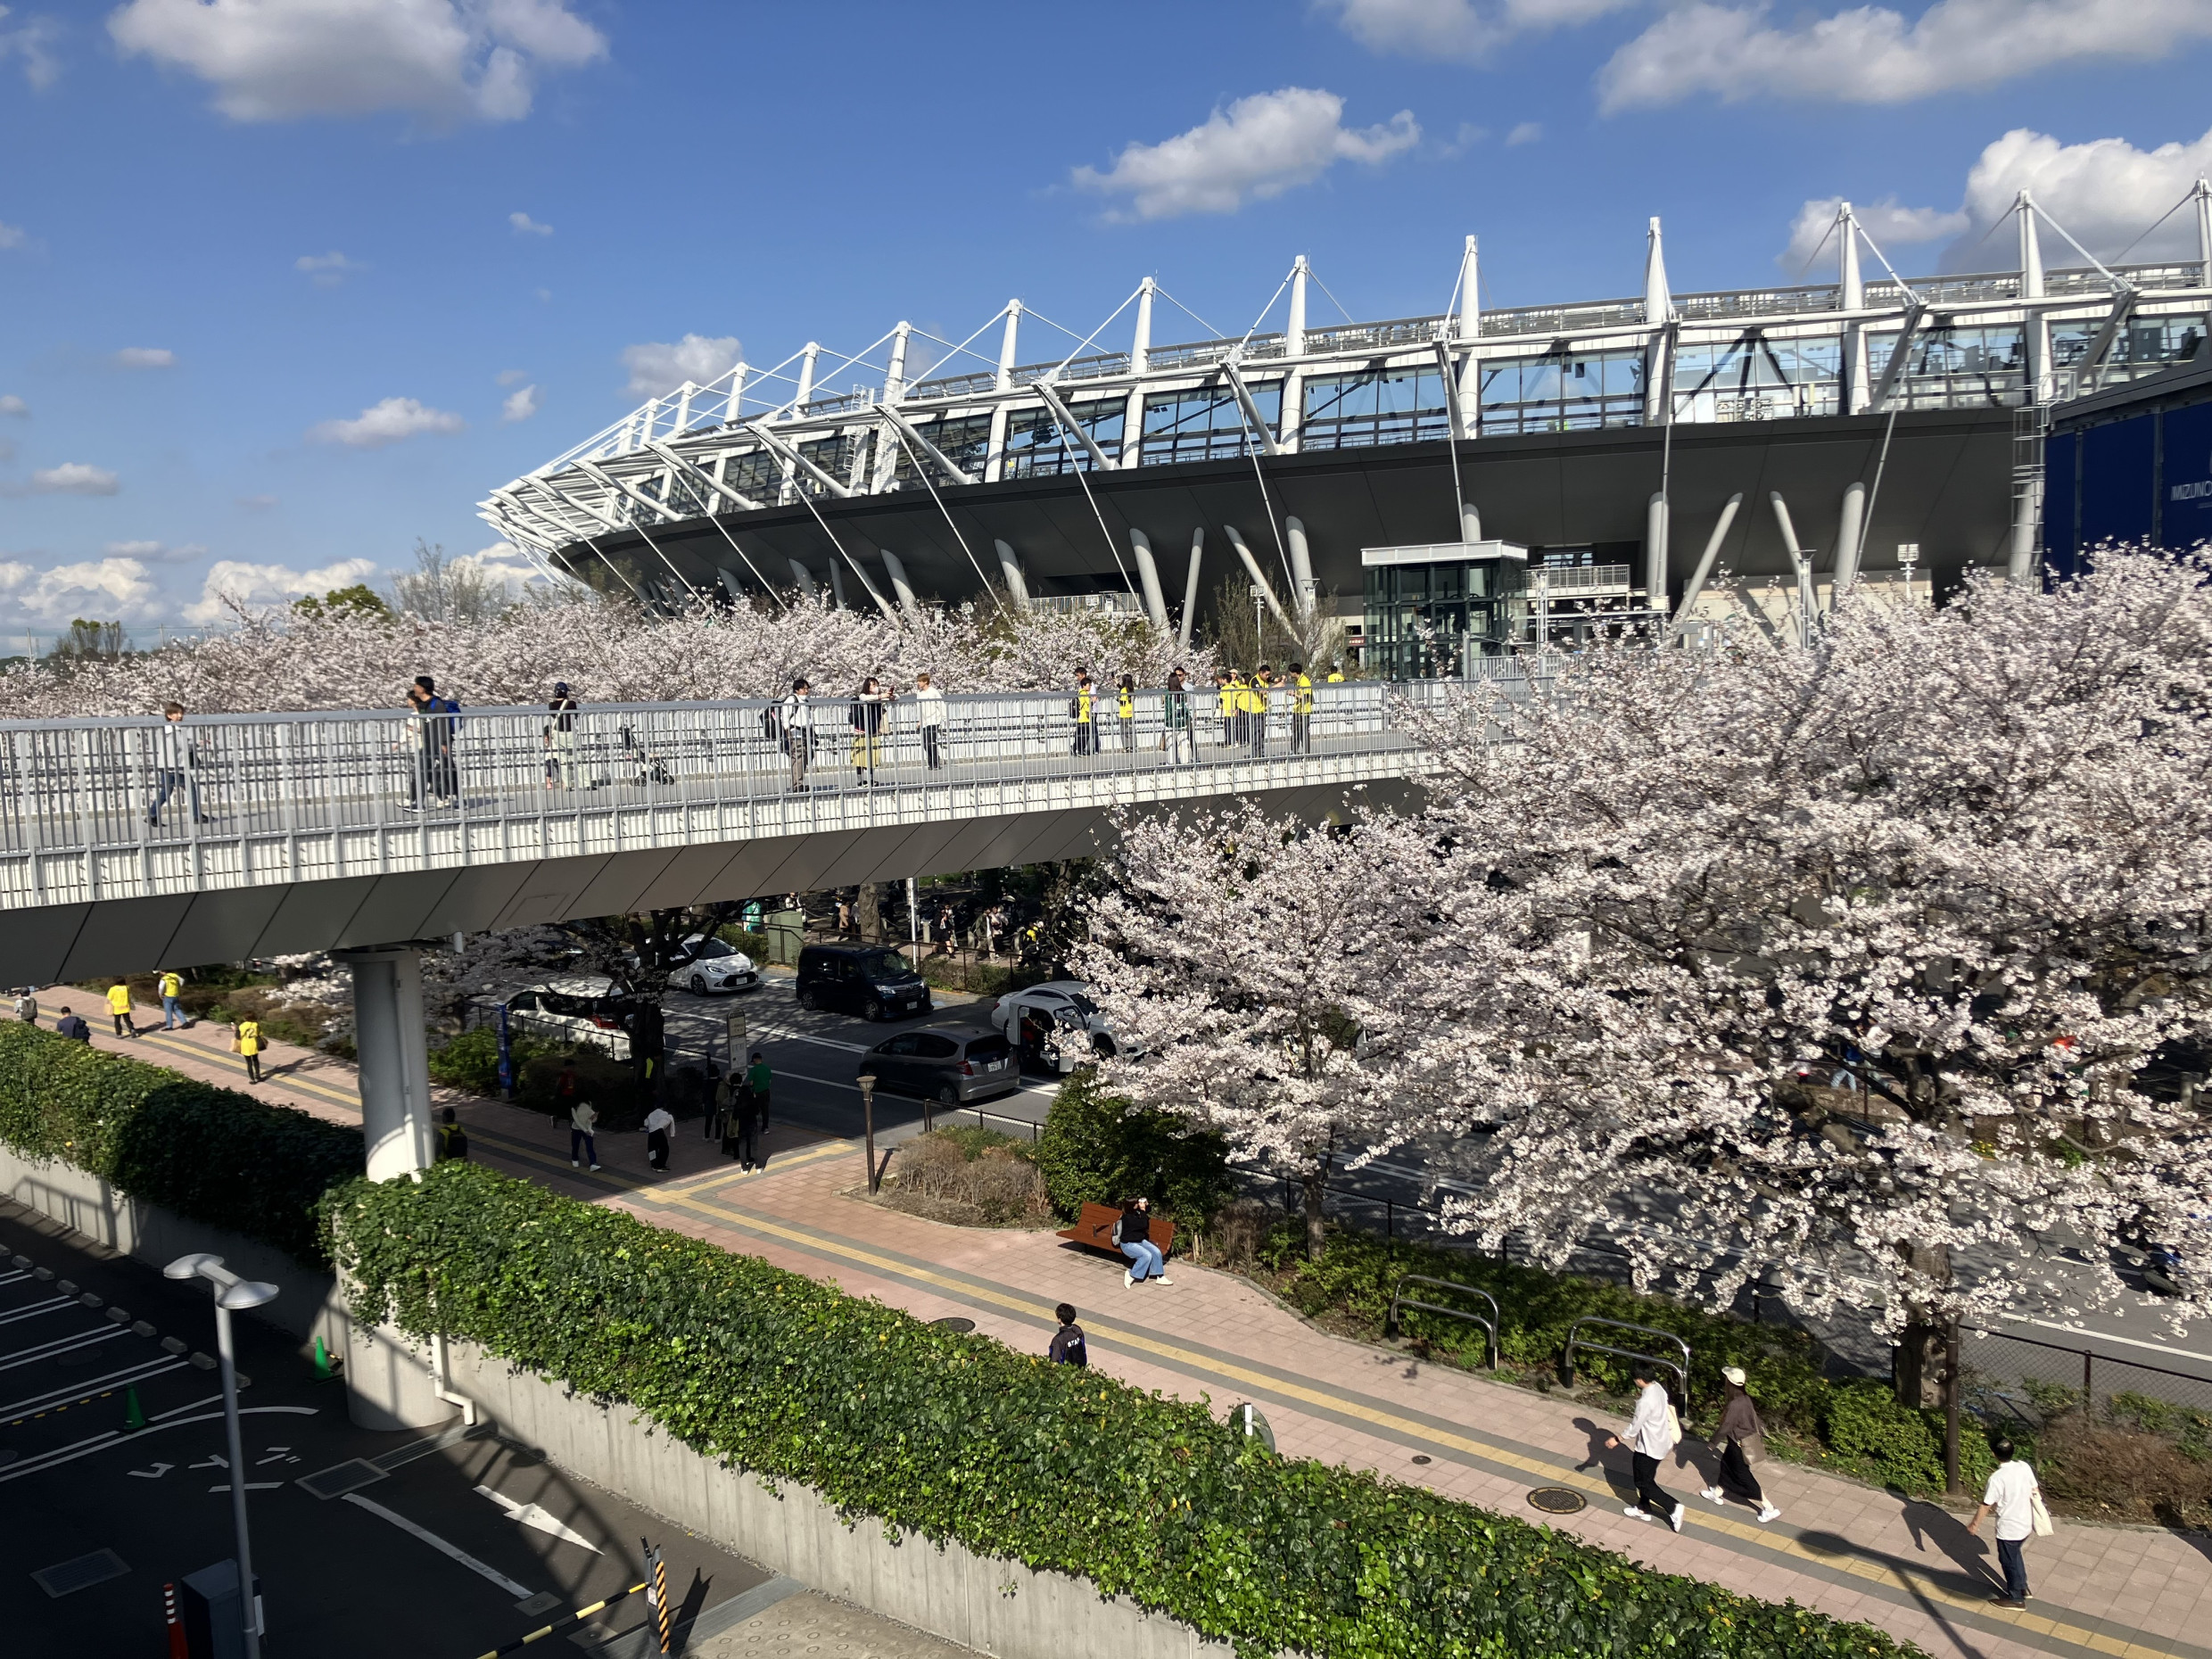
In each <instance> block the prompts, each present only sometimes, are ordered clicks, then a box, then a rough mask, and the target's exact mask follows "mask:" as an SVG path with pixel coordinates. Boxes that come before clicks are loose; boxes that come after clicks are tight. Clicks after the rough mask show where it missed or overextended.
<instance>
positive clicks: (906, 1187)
mask: <svg viewBox="0 0 2212 1659" xmlns="http://www.w3.org/2000/svg"><path fill="white" fill-rule="evenodd" d="M884 1197H885V1201H887V1202H888V1203H890V1204H892V1205H894V1206H896V1208H898V1209H904V1210H907V1211H909V1212H911V1213H912V1214H914V1215H918V1216H927V1217H929V1218H930V1219H931V1220H933V1221H947V1222H951V1223H952V1224H953V1226H969V1227H978V1226H980V1227H995V1226H1006V1225H1008V1224H1009V1223H1019V1222H1025V1221H1027V1222H1036V1221H1042V1220H1044V1219H1045V1217H1048V1216H1050V1215H1051V1214H1052V1202H1051V1201H1050V1200H1049V1199H1048V1198H1047V1197H1046V1196H1045V1193H1044V1176H1042V1175H1040V1174H1039V1173H1038V1171H1037V1167H1036V1159H1035V1158H1034V1157H1033V1156H1032V1155H1031V1154H1030V1151H1029V1143H1028V1142H1027V1141H1017V1140H1015V1139H1014V1137H1013V1136H1011V1135H1000V1134H998V1133H997V1132H996V1131H995V1130H991V1129H982V1128H978V1127H974V1126H972V1125H970V1126H966V1127H960V1128H953V1129H939V1130H937V1131H936V1132H935V1133H933V1134H929V1135H916V1136H915V1137H914V1138H913V1139H912V1140H911V1141H909V1142H907V1143H905V1144H904V1146H902V1147H900V1148H899V1149H898V1152H897V1154H896V1156H895V1157H894V1158H893V1159H892V1160H891V1168H890V1171H889V1173H888V1174H887V1176H886V1177H885V1185H884Z"/></svg>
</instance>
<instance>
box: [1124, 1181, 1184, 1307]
mask: <svg viewBox="0 0 2212 1659" xmlns="http://www.w3.org/2000/svg"><path fill="white" fill-rule="evenodd" d="M1151 1208H1152V1201H1151V1199H1149V1198H1133V1199H1130V1200H1129V1201H1127V1202H1126V1203H1124V1204H1123V1205H1122V1207H1121V1219H1120V1220H1118V1221H1117V1222H1115V1223H1114V1242H1115V1243H1116V1244H1117V1245H1118V1246H1119V1247H1120V1250H1121V1253H1122V1254H1123V1255H1125V1256H1127V1258H1128V1259H1129V1264H1130V1265H1129V1266H1128V1267H1127V1268H1125V1269H1123V1271H1122V1275H1121V1283H1122V1284H1123V1285H1124V1286H1125V1287H1127V1286H1128V1285H1133V1284H1136V1283H1142V1282H1143V1280H1145V1279H1153V1280H1156V1281H1158V1282H1159V1283H1161V1284H1173V1283H1175V1281H1174V1280H1173V1279H1171V1278H1169V1277H1168V1272H1167V1267H1168V1261H1167V1258H1166V1257H1164V1256H1162V1255H1161V1254H1160V1246H1159V1245H1157V1244H1155V1243H1153V1242H1152V1240H1151V1230H1152V1217H1151Z"/></svg>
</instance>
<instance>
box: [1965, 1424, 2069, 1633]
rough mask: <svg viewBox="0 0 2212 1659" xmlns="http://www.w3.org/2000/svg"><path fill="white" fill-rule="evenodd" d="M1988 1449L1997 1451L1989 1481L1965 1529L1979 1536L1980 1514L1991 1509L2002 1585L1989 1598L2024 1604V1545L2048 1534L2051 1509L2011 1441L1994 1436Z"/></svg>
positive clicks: (2025, 1559) (2023, 1459)
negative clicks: (1999, 1589)
mask: <svg viewBox="0 0 2212 1659" xmlns="http://www.w3.org/2000/svg"><path fill="white" fill-rule="evenodd" d="M1990 1450H1992V1451H1993V1452H1995V1453H1996V1454H1997V1466H1996V1468H1995V1469H1994V1470H1993V1471H1992V1472H1991V1473H1990V1476H1989V1484H1988V1485H1987V1486H1986V1487H1985V1488H1983V1490H1982V1505H1981V1507H1980V1508H1978V1509H1977V1510H1976V1511H1975V1512H1974V1519H1972V1520H1971V1521H1969V1522H1968V1523H1966V1530H1967V1532H1968V1534H1969V1536H1970V1537H1974V1538H1979V1537H1980V1536H1981V1535H1982V1534H1981V1527H1982V1519H1983V1517H1984V1516H1985V1515H1989V1514H1990V1513H1991V1512H1992V1511H1994V1512H1995V1514H1996V1516H1997V1561H1998V1564H1999V1565H2000V1566H2002V1568H2003V1569H2004V1589H2003V1590H2002V1591H2001V1592H2000V1593H1999V1594H1997V1595H1995V1596H1993V1597H1991V1598H1990V1599H1991V1600H1993V1601H1995V1602H1997V1603H1999V1604H2000V1605H2003V1606H2007V1607H2025V1606H2026V1605H2027V1556H2026V1544H2027V1540H2028V1539H2031V1538H2034V1537H2035V1536H2037V1535H2038V1534H2045V1535H2047V1534H2049V1532H2050V1531H2051V1511H2050V1510H2048V1509H2046V1508H2045V1507H2044V1506H2043V1488H2042V1486H2040V1485H2039V1484H2038V1483H2037V1482H2036V1480H2035V1470H2033V1469H2031V1468H2030V1467H2028V1465H2027V1462H2026V1459H2025V1458H2023V1457H2020V1455H2019V1454H2018V1452H2017V1451H2016V1450H2014V1449H2013V1445H2012V1442H2011V1441H2010V1440H1997V1441H1995V1442H1993V1444H1992V1445H1991V1447H1990Z"/></svg>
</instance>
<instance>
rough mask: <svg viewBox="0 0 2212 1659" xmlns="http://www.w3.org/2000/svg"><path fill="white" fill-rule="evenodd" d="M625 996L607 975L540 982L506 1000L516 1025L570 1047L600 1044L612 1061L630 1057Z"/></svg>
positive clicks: (597, 1047) (569, 977) (533, 1034)
mask: <svg viewBox="0 0 2212 1659" xmlns="http://www.w3.org/2000/svg"><path fill="white" fill-rule="evenodd" d="M622 1016H623V1003H622V1000H621V999H620V998H619V997H617V996H616V995H615V982H614V981H613V980H612V979H610V978H607V976H606V975H605V974H596V973H595V974H571V975H567V976H565V977H563V978H557V979H545V980H541V981H540V982H539V983H538V984H536V985H533V986H530V987H529V989H527V990H524V991H517V992H516V993H515V995H512V996H510V997H508V999H507V1017H508V1026H509V1028H511V1029H513V1030H516V1031H518V1032H528V1033H529V1034H530V1035H531V1036H537V1037H544V1038H547V1039H548V1040H549V1041H551V1042H554V1043H557V1044H563V1045H564V1046H565V1047H568V1048H596V1049H598V1051H599V1052H602V1053H604V1054H605V1055H606V1056H607V1058H608V1059H610V1060H628V1059H629V1058H630V1033H629V1031H628V1030H627V1029H626V1028H624V1027H623V1022H622Z"/></svg>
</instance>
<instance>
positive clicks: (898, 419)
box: [876, 403, 977, 484]
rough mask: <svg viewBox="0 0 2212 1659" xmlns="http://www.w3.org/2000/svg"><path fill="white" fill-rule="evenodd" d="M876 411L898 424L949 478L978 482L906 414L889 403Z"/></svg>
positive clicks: (954, 480)
mask: <svg viewBox="0 0 2212 1659" xmlns="http://www.w3.org/2000/svg"><path fill="white" fill-rule="evenodd" d="M876 412H877V413H878V414H879V415H881V416H882V417H884V419H886V420H887V421H889V422H890V423H891V424H892V425H894V426H896V427H897V428H898V429H899V431H900V432H901V433H904V434H905V438H906V442H909V443H911V444H912V445H913V446H914V448H915V449H917V450H920V452H921V453H922V454H923V455H925V456H927V457H929V459H930V460H932V461H934V462H936V463H937V466H938V468H939V469H940V470H942V471H943V473H944V474H945V476H946V477H947V478H950V479H951V480H952V481H953V483H959V484H971V483H976V482H977V480H976V478H975V476H974V475H972V474H970V473H969V472H967V471H965V470H964V469H962V468H961V467H959V466H954V465H953V461H952V458H950V457H949V456H947V455H946V454H945V451H944V450H940V449H938V448H937V445H936V444H934V443H932V442H929V439H927V438H925V437H923V436H922V435H921V433H920V432H918V431H917V430H915V427H914V423H913V422H912V421H910V420H908V419H907V418H906V417H905V416H904V415H902V414H900V413H899V412H898V411H897V410H896V409H893V408H892V407H891V406H890V405H889V404H887V403H885V404H880V405H879V406H878V407H877V410H876Z"/></svg>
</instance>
